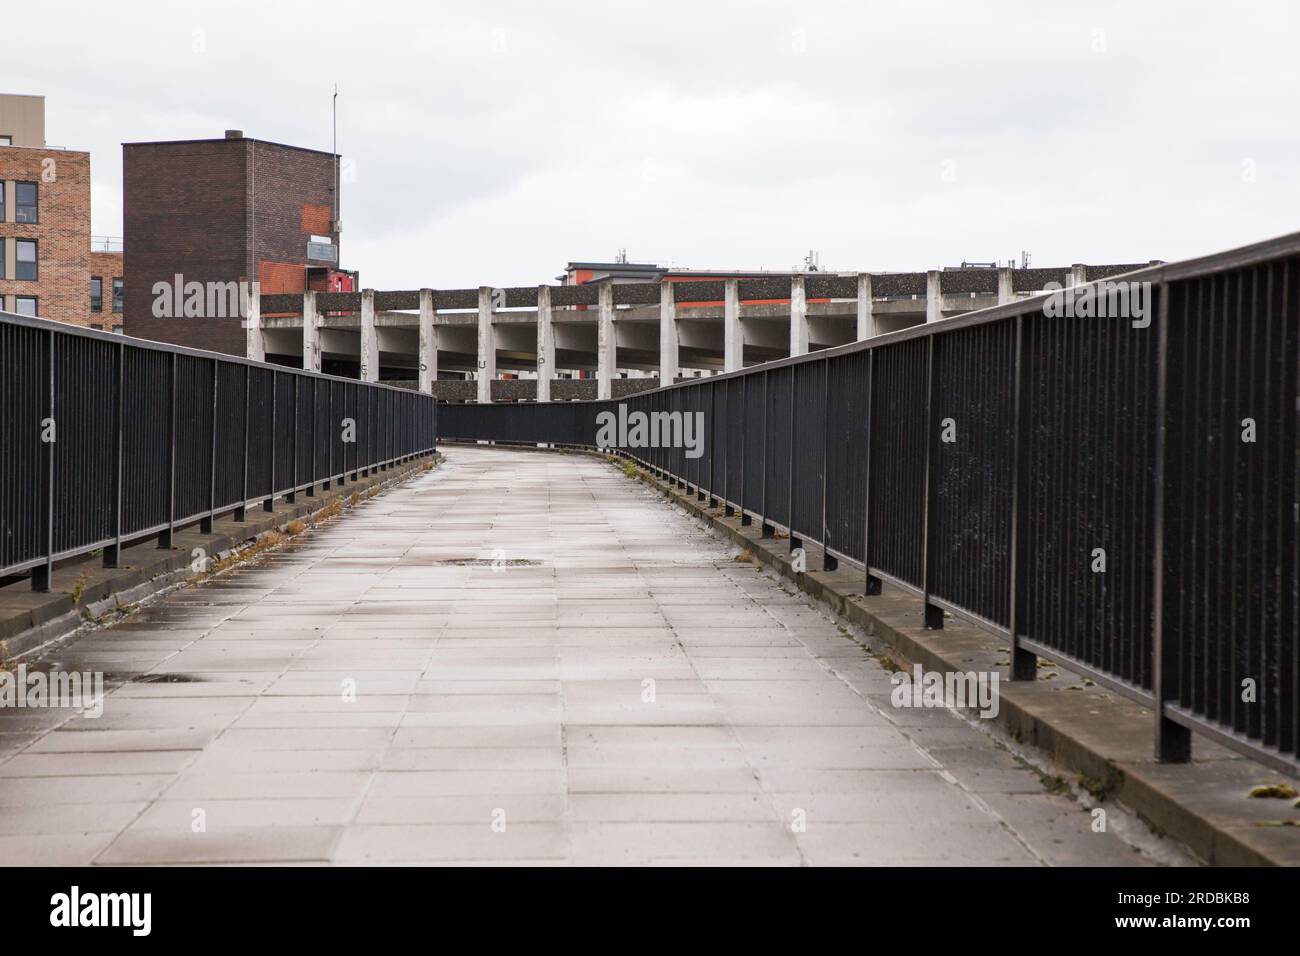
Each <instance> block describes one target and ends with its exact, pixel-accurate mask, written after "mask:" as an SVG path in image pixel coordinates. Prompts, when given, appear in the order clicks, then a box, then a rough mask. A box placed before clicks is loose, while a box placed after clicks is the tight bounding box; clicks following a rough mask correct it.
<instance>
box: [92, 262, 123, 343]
mask: <svg viewBox="0 0 1300 956" xmlns="http://www.w3.org/2000/svg"><path fill="white" fill-rule="evenodd" d="M88 271H89V275H88V276H87V278H86V323H87V324H89V325H102V326H103V327H104V331H105V332H111V331H112V329H113V326H115V325H121V324H122V313H121V312H114V311H113V280H114V279H120V278H122V276H123V272H122V253H120V252H92V253H91V254H90V268H89V270H88ZM95 276H99V277H100V278H101V279H103V280H104V309H103V311H102V312H91V311H90V279H91V278H93V277H95Z"/></svg>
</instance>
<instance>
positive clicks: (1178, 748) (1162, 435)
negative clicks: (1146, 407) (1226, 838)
mask: <svg viewBox="0 0 1300 956" xmlns="http://www.w3.org/2000/svg"><path fill="white" fill-rule="evenodd" d="M1159 288H1160V304H1159V306H1158V309H1159V315H1158V318H1157V321H1158V322H1159V328H1157V329H1156V336H1157V338H1156V429H1155V432H1156V433H1155V443H1156V447H1155V468H1154V469H1152V471H1153V478H1154V482H1155V489H1154V491H1155V494H1154V504H1153V511H1154V519H1155V520H1154V522H1153V524H1154V530H1155V541H1154V545H1155V547H1154V549H1153V554H1154V557H1155V560H1154V562H1152V574H1151V654H1152V657H1153V658H1154V660H1153V661H1152V674H1151V686H1152V692H1153V695H1154V697H1155V717H1156V726H1155V749H1156V759H1157V760H1159V761H1160V762H1162V763H1187V762H1188V761H1190V760H1191V759H1192V732H1191V731H1190V730H1188V729H1187V728H1186V727H1184V726H1182V725H1181V724H1177V723H1175V722H1174V721H1172V720H1170V719H1169V718H1168V717H1167V716H1166V715H1165V705H1166V703H1167V702H1168V701H1170V700H1175V699H1176V698H1177V687H1178V654H1177V651H1178V650H1179V649H1178V648H1170V647H1169V643H1168V641H1166V640H1165V607H1164V605H1165V581H1164V576H1165V558H1164V554H1165V473H1166V470H1167V468H1168V462H1167V461H1166V457H1165V456H1166V454H1167V449H1168V445H1167V442H1166V439H1167V427H1168V412H1169V283H1168V282H1161V283H1160V287H1159Z"/></svg>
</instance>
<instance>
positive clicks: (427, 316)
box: [420, 289, 438, 395]
mask: <svg viewBox="0 0 1300 956" xmlns="http://www.w3.org/2000/svg"><path fill="white" fill-rule="evenodd" d="M433 316H434V312H433V290H432V289H421V290H420V391H422V392H423V393H424V394H425V395H432V394H433V383H434V382H436V381H437V380H438V332H437V330H436V329H434V327H433V321H434V319H433Z"/></svg>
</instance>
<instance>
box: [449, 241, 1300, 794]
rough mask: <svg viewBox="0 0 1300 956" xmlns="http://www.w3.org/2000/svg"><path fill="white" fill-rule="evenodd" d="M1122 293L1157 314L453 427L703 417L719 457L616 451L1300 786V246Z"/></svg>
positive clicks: (999, 334) (592, 430) (984, 314)
mask: <svg viewBox="0 0 1300 956" xmlns="http://www.w3.org/2000/svg"><path fill="white" fill-rule="evenodd" d="M1107 281H1109V282H1113V281H1115V278H1114V277H1112V278H1111V279H1109V280H1107ZM1123 281H1124V282H1126V283H1127V284H1128V286H1131V287H1133V288H1137V287H1138V286H1137V285H1136V284H1140V283H1149V288H1148V291H1149V293H1150V295H1151V300H1150V301H1149V302H1148V303H1147V305H1148V311H1147V313H1146V319H1145V321H1144V320H1142V319H1141V318H1137V319H1133V318H1123V317H1108V318H1101V317H1095V313H1094V317H1089V316H1088V314H1087V312H1086V310H1084V309H1083V308H1082V307H1080V308H1079V309H1077V310H1076V312H1075V313H1074V314H1073V315H1071V316H1061V315H1056V316H1055V317H1053V316H1052V315H1049V314H1048V313H1047V310H1046V309H1045V305H1044V303H1045V302H1046V301H1048V300H1046V299H1045V298H1043V297H1039V298H1035V299H1026V300H1022V301H1019V302H1013V303H1009V304H1006V305H1001V306H997V307H995V308H991V309H986V310H983V311H981V312H974V313H970V314H967V315H965V316H962V317H959V318H954V319H949V320H946V321H943V322H937V323H933V324H930V325H926V326H921V327H917V328H911V329H906V330H904V331H901V332H896V333H892V334H889V335H882V336H879V337H877V338H874V339H869V340H867V341H864V342H859V343H856V344H854V345H850V346H844V347H840V348H836V349H831V350H827V351H823V352H817V353H813V354H811V355H805V356H800V357H797V358H791V359H786V360H783V361H779V362H773V363H769V364H766V365H762V366H756V367H753V368H750V369H746V370H744V371H742V372H734V373H731V374H727V375H720V376H716V377H713V378H709V379H704V380H699V381H691V382H683V383H681V384H678V385H675V386H670V387H667V388H662V389H658V390H656V391H653V392H648V393H643V394H640V395H635V396H631V397H629V398H627V399H625V400H622V401H612V402H611V401H607V402H575V403H563V404H552V405H535V404H534V405H528V404H516V405H461V406H448V407H446V408H444V409H443V410H442V412H441V414H440V417H439V422H438V426H439V436H440V438H443V439H450V440H487V441H496V442H527V443H547V444H556V445H573V446H583V447H593V446H595V445H596V439H597V420H596V419H597V415H598V414H599V413H600V412H602V411H613V410H617V408H618V407H619V406H620V405H624V406H626V407H627V409H628V410H629V411H640V412H646V413H648V414H657V413H658V414H661V413H688V412H689V413H699V414H702V415H703V420H704V428H705V436H706V439H707V440H706V441H705V442H704V444H703V448H702V454H701V456H700V457H699V458H688V457H686V456H685V449H683V448H680V447H658V448H646V447H636V448H630V447H623V448H618V449H617V450H618V451H619V452H620V453H622V454H626V455H628V456H630V457H632V458H634V459H636V460H638V461H640V462H641V463H642V464H644V465H646V466H647V467H649V468H651V469H653V470H655V471H656V472H658V473H660V474H662V475H663V476H665V477H667V478H670V479H672V480H673V481H675V482H677V483H678V484H679V485H680V486H682V487H685V488H688V489H694V491H695V493H696V495H697V496H698V497H699V498H700V499H701V500H710V501H711V502H712V503H714V504H717V505H719V506H720V507H723V508H724V509H726V510H728V511H735V512H739V513H740V514H741V515H742V520H743V521H744V522H745V523H747V524H748V523H751V522H753V521H758V522H760V523H761V524H762V526H763V533H764V534H765V535H766V536H769V537H770V536H772V535H773V534H774V532H775V529H777V528H784V529H786V530H788V532H789V535H790V547H791V549H795V548H799V547H802V545H803V543H804V541H809V542H817V543H820V544H822V545H823V546H824V550H825V555H826V567H827V569H832V568H834V567H836V566H837V565H838V563H839V561H840V560H842V559H848V560H851V561H853V562H856V563H858V564H860V565H862V566H864V568H865V572H866V574H865V582H864V584H865V590H866V593H868V594H872V593H879V590H880V586H881V583H882V582H883V581H888V582H890V583H892V584H894V585H896V586H898V587H900V588H903V589H904V590H907V591H910V592H912V593H914V594H916V595H918V596H920V597H921V598H923V599H924V605H925V623H926V625H927V626H929V627H934V628H941V627H942V626H943V621H944V612H948V613H951V614H954V615H957V616H959V617H962V618H964V619H968V620H970V621H972V622H975V623H977V624H979V625H981V626H984V627H987V628H990V629H992V630H994V631H996V632H998V633H1001V634H1005V635H1006V636H1007V637H1008V638H1009V639H1010V642H1011V644H1012V648H1013V652H1012V664H1011V671H1012V677H1013V678H1015V679H1021V680H1024V679H1033V678H1034V676H1035V675H1036V673H1037V664H1038V656H1039V655H1040V654H1041V655H1045V656H1050V657H1051V658H1052V659H1053V660H1057V661H1061V662H1063V663H1065V664H1067V665H1069V666H1071V667H1073V668H1076V669H1078V670H1080V671H1082V672H1083V673H1085V674H1087V675H1088V676H1090V677H1093V678H1094V679H1096V680H1097V681H1098V682H1100V683H1102V684H1104V685H1105V686H1107V687H1109V688H1111V689H1113V690H1116V691H1118V692H1120V693H1122V694H1124V695H1127V696H1128V697H1130V698H1132V699H1135V700H1138V701H1141V702H1143V703H1145V704H1148V705H1150V706H1152V707H1153V708H1154V709H1155V711H1156V732H1155V736H1156V750H1157V754H1158V756H1159V757H1160V758H1161V759H1163V760H1185V759H1188V758H1189V757H1190V751H1191V737H1190V733H1189V731H1190V730H1192V729H1195V730H1197V731H1199V732H1202V733H1205V734H1208V735H1210V736H1211V737H1213V738H1215V739H1217V740H1218V741H1219V742H1221V743H1224V744H1226V745H1228V746H1230V747H1233V748H1236V749H1238V750H1241V751H1243V752H1246V753H1249V754H1251V755H1252V756H1254V757H1256V758H1259V759H1262V760H1264V761H1266V762H1268V763H1270V764H1272V765H1274V766H1277V767H1279V768H1281V769H1283V770H1285V771H1287V772H1289V773H1292V774H1294V773H1296V770H1297V763H1296V756H1297V735H1298V733H1300V727H1298V726H1297V723H1298V712H1297V708H1296V700H1297V697H1298V696H1300V695H1298V691H1300V686H1298V681H1300V667H1298V666H1297V652H1298V650H1300V640H1297V603H1298V600H1297V589H1298V588H1297V568H1300V557H1298V556H1297V541H1298V540H1300V535H1298V534H1297V524H1298V522H1300V496H1298V495H1297V473H1298V471H1300V445H1298V444H1297V411H1298V409H1300V395H1298V393H1297V363H1298V361H1300V350H1298V342H1300V235H1294V236H1288V237H1285V238H1282V239H1278V240H1274V241H1271V242H1267V243H1261V244H1258V245H1256V246H1251V247H1247V248H1245V249H1240V250H1236V251H1234V252H1230V253H1224V254H1222V255H1218V256H1211V257H1207V258H1204V259H1199V260H1195V261H1190V262H1185V263H1175V264H1172V265H1161V266H1156V267H1152V268H1148V269H1142V270H1139V271H1136V272H1132V273H1129V274H1127V275H1126V276H1124V277H1123ZM1091 288H1093V289H1094V290H1096V289H1097V288H1098V287H1096V286H1091ZM1103 291H1104V290H1103ZM1057 301H1059V299H1058V300H1057ZM1112 314H1113V313H1112Z"/></svg>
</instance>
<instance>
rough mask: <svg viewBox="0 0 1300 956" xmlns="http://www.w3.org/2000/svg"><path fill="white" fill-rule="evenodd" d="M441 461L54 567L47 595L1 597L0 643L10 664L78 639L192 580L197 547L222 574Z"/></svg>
mask: <svg viewBox="0 0 1300 956" xmlns="http://www.w3.org/2000/svg"><path fill="white" fill-rule="evenodd" d="M442 460H443V457H442V455H441V454H439V453H438V452H433V453H431V454H429V455H421V456H418V457H413V458H412V459H410V461H408V462H404V463H402V464H400V465H396V466H393V467H392V468H389V469H386V470H383V471H378V472H374V473H372V474H371V475H368V476H363V477H361V478H359V479H358V480H357V481H350V480H348V481H343V482H342V483H335V484H334V486H333V487H331V488H330V489H329V490H321V489H320V488H317V492H316V495H315V496H314V497H308V496H306V495H305V494H302V493H299V494H298V495H297V500H296V501H295V502H294V503H292V504H290V503H289V502H287V501H284V500H283V499H277V500H276V502H275V508H274V510H273V511H270V512H266V511H262V510H253V509H252V508H250V509H249V510H248V512H247V520H245V521H242V522H237V521H235V520H234V519H233V518H232V517H229V516H228V517H226V518H219V519H218V520H217V521H215V522H214V524H213V533H211V534H202V533H201V532H200V531H199V530H198V526H197V525H194V526H193V527H190V528H186V529H183V530H178V531H177V532H176V536H175V540H174V544H175V546H174V547H173V548H172V549H170V550H162V549H158V548H157V547H156V545H155V544H154V543H153V542H152V539H151V540H149V541H144V542H141V543H139V544H137V545H135V546H132V547H129V548H126V549H124V550H123V552H122V559H123V565H122V566H121V567H118V568H103V567H100V564H99V559H98V558H97V557H93V556H89V555H88V556H86V557H85V558H84V559H82V560H79V561H73V562H68V563H67V564H65V565H62V566H60V567H58V568H56V569H55V573H54V579H53V585H52V587H51V590H50V591H49V592H47V593H37V592H32V591H30V590H28V589H27V585H26V583H25V582H19V583H16V584H15V585H13V586H12V587H11V588H9V589H5V590H3V591H0V645H3V650H4V653H5V656H7V657H8V658H11V659H17V658H21V657H23V656H31V655H33V654H34V653H36V652H38V651H44V650H46V649H48V648H49V647H50V646H52V645H54V644H56V643H60V642H63V641H66V640H68V639H70V638H72V637H75V636H76V634H77V633H79V632H80V630H81V629H83V628H86V627H93V626H97V625H101V624H104V623H108V622H109V620H111V618H112V617H113V616H114V615H117V614H119V613H122V612H124V611H126V610H129V609H130V608H131V607H132V606H133V605H135V604H137V603H138V602H140V601H142V600H145V599H146V598H149V597H152V596H154V595H157V594H159V593H160V592H162V591H165V590H169V589H171V588H173V587H177V586H182V585H184V584H185V583H186V582H188V581H190V580H192V579H194V578H195V577H197V576H196V575H195V573H194V571H193V570H192V569H191V560H192V559H191V554H192V552H193V549H195V548H202V549H203V551H204V552H205V553H206V554H208V555H210V556H211V561H212V562H213V563H214V564H215V565H217V566H219V567H220V568H221V570H223V571H224V570H227V569H228V567H227V565H228V564H229V563H230V562H232V561H233V562H234V563H233V564H230V565H229V566H238V564H239V563H242V560H247V559H251V558H252V557H254V556H256V555H257V554H259V553H261V552H262V551H263V550H264V548H263V545H264V544H265V543H266V541H267V539H268V536H270V535H273V534H283V533H284V532H286V530H287V529H288V527H289V525H290V524H291V523H293V522H295V521H305V522H310V521H311V520H312V519H313V518H316V517H317V516H319V515H321V514H322V512H325V511H326V510H327V509H330V508H332V507H333V506H334V505H335V503H336V502H342V501H345V500H347V499H349V498H351V496H352V495H354V494H360V495H362V496H367V495H370V494H372V493H377V492H378V491H382V490H383V489H385V488H388V487H390V486H392V485H395V484H398V483H400V482H403V481H405V480H407V479H408V478H410V477H411V476H413V475H415V474H418V473H420V472H422V471H424V470H425V469H426V466H427V465H429V464H435V465H436V464H437V463H439V462H441V461H442Z"/></svg>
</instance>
